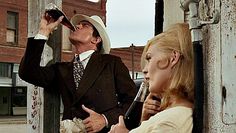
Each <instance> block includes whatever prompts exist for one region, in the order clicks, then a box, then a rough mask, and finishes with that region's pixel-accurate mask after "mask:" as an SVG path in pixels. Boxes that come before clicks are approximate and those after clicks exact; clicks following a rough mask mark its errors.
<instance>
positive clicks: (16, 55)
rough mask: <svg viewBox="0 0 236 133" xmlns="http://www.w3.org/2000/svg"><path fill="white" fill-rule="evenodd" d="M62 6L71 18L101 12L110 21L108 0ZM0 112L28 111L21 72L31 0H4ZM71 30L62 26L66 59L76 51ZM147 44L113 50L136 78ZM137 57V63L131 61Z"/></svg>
mask: <svg viewBox="0 0 236 133" xmlns="http://www.w3.org/2000/svg"><path fill="white" fill-rule="evenodd" d="M62 9H63V11H64V12H65V14H66V15H67V16H68V18H71V17H72V16H73V15H74V14H76V13H81V14H86V15H89V16H90V15H93V14H96V15H99V16H100V17H101V18H102V19H103V21H104V22H106V0H100V1H99V2H97V3H95V2H90V1H87V0H80V1H77V0H63V1H62ZM0 12H1V13H0V18H1V21H0V107H1V108H0V115H22V114H26V97H27V96H26V92H27V87H26V82H24V81H22V80H21V79H20V78H19V76H18V68H19V63H20V60H21V58H22V56H23V54H24V50H25V47H26V42H27V35H28V33H27V31H28V30H27V29H28V23H27V22H28V0H8V1H1V2H0ZM69 33H70V31H69V29H68V28H66V27H64V26H63V27H62V54H61V60H62V61H70V60H71V59H72V58H73V56H74V54H73V47H72V46H71V44H70V42H69V40H68V38H67V37H68V35H69ZM142 49H143V47H133V57H132V49H131V47H127V48H116V49H112V50H111V54H113V55H116V56H120V57H121V58H122V60H123V62H124V63H125V65H126V66H127V67H128V68H129V70H130V74H131V76H132V74H133V77H134V79H136V78H139V77H142V75H141V74H140V71H141V69H140V65H139V64H140V56H141V53H142ZM132 60H133V61H134V63H133V65H132V63H131V61H132ZM132 70H133V72H134V73H132Z"/></svg>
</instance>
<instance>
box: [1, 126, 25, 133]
mask: <svg viewBox="0 0 236 133" xmlns="http://www.w3.org/2000/svg"><path fill="white" fill-rule="evenodd" d="M0 133H26V124H0Z"/></svg>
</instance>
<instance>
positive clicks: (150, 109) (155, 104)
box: [141, 93, 161, 122]
mask: <svg viewBox="0 0 236 133" xmlns="http://www.w3.org/2000/svg"><path fill="white" fill-rule="evenodd" d="M160 104H161V102H160V99H159V98H158V96H157V95H156V94H152V93H149V94H148V96H147V98H146V99H145V101H144V103H143V109H142V117H141V122H142V121H145V120H148V119H149V118H150V117H151V116H153V115H155V114H156V113H158V112H160Z"/></svg>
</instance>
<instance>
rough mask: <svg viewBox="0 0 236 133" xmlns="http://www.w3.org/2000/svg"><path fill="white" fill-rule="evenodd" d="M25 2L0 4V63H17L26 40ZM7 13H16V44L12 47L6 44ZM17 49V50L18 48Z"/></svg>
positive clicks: (24, 0) (13, 1) (19, 0)
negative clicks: (17, 18)
mask: <svg viewBox="0 0 236 133" xmlns="http://www.w3.org/2000/svg"><path fill="white" fill-rule="evenodd" d="M27 2H28V1H27V0H6V1H1V2H0V12H1V13H0V18H1V21H0V62H9V63H10V62H11V63H19V61H20V58H21V57H22V55H23V49H21V48H20V47H23V46H25V44H26V38H27V21H28V20H27V5H28V4H27ZM7 11H12V12H17V13H18V17H19V21H18V29H19V31H18V35H19V37H18V44H17V45H16V46H12V44H8V43H7V42H6V31H7V29H6V28H7ZM18 47H19V48H18Z"/></svg>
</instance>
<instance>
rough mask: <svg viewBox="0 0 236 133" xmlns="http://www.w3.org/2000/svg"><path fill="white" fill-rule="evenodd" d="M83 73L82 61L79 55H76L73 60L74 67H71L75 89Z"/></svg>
mask: <svg viewBox="0 0 236 133" xmlns="http://www.w3.org/2000/svg"><path fill="white" fill-rule="evenodd" d="M83 73H84V66H83V64H82V62H81V61H80V58H79V55H76V57H75V60H74V68H73V75H74V81H75V85H76V90H77V89H78V87H79V82H80V80H81V79H82V76H83Z"/></svg>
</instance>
